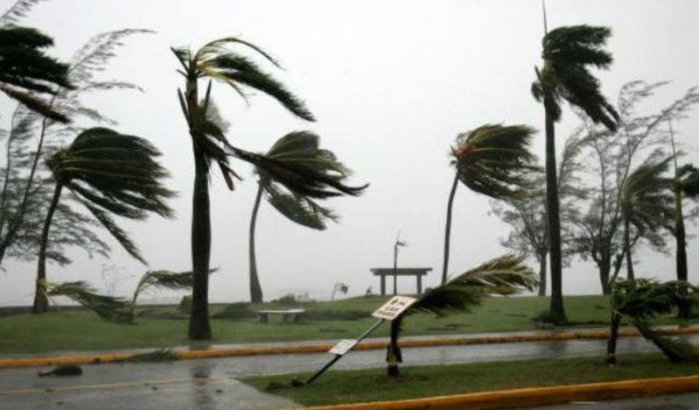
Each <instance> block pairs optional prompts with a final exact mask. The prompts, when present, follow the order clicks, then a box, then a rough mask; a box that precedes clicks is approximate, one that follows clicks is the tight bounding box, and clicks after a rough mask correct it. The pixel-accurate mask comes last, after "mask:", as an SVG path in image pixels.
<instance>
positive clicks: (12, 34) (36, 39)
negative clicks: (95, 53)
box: [0, 26, 72, 122]
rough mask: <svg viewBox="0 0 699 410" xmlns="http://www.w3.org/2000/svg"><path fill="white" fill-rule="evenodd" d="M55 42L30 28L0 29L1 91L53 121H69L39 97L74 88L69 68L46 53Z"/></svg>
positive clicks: (8, 27) (10, 27)
mask: <svg viewBox="0 0 699 410" xmlns="http://www.w3.org/2000/svg"><path fill="white" fill-rule="evenodd" d="M52 45H53V39H52V38H51V37H49V36H47V35H45V34H43V33H41V32H40V31H38V30H36V29H33V28H30V27H16V26H5V27H0V91H2V92H3V93H5V94H6V95H7V96H9V97H10V98H13V99H15V100H17V101H19V102H21V103H22V104H24V105H26V106H27V107H28V108H29V109H31V110H32V111H36V112H38V113H40V114H41V115H44V116H46V117H48V118H51V119H52V120H55V121H59V122H68V117H66V116H65V115H63V114H61V113H60V112H58V111H56V110H55V109H54V108H53V107H52V106H51V104H50V103H48V102H46V101H44V100H43V99H42V98H41V97H40V95H56V94H57V93H58V91H59V89H60V88H61V87H64V88H72V85H71V84H70V83H69V81H68V65H66V64H63V63H60V62H58V61H57V60H56V59H54V58H52V57H49V56H47V55H46V54H44V51H43V49H45V48H47V47H50V46H52Z"/></svg>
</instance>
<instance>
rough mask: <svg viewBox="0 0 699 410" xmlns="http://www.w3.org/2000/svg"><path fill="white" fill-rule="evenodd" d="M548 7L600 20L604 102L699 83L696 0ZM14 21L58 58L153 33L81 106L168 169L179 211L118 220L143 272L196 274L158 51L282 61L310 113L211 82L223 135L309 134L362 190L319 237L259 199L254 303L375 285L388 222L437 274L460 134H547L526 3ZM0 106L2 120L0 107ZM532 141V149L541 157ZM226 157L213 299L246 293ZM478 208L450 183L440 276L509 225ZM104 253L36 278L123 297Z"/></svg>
mask: <svg viewBox="0 0 699 410" xmlns="http://www.w3.org/2000/svg"><path fill="white" fill-rule="evenodd" d="M1 4H2V5H3V6H4V5H9V4H10V2H9V1H7V0H3V1H2V3H1ZM547 8H548V21H549V28H555V27H558V26H561V25H571V24H580V23H586V24H591V25H604V26H609V27H611V28H612V30H613V36H612V38H611V40H610V42H609V44H608V48H609V50H610V51H611V52H612V53H613V55H614V59H615V61H614V64H613V66H612V67H611V70H609V71H605V72H598V73H597V74H598V76H599V78H600V79H601V81H602V84H603V90H604V92H605V94H606V95H607V96H608V97H609V98H610V99H611V100H612V101H615V100H616V95H617V93H618V91H619V89H620V87H621V86H622V85H623V84H624V83H626V82H628V81H631V80H646V81H650V82H653V81H659V80H671V81H672V83H671V84H670V85H669V86H667V87H665V88H664V89H663V91H662V92H661V93H659V95H658V96H656V97H654V99H653V101H654V102H655V103H656V104H657V106H658V107H659V106H661V105H663V104H667V103H669V102H671V101H673V100H674V99H676V98H677V97H680V96H681V95H682V94H683V93H684V91H685V90H686V89H687V88H689V87H691V86H694V85H697V84H699V78H698V73H699V50H697V46H696V41H697V39H699V26H697V24H696V16H698V15H699V2H696V1H692V0H684V1H683V0H669V1H668V0H663V1H660V0H657V1H648V0H643V1H641V0H626V1H621V0H619V1H608V0H606V1H605V0H596V1H592V0H588V1H584V2H582V1H575V0H549V1H548V2H547ZM23 23H24V24H26V25H30V26H35V27H37V28H39V29H41V30H42V31H44V32H46V33H47V34H49V35H51V36H53V37H54V39H55V40H56V47H55V49H54V50H53V53H54V54H55V55H57V56H60V57H62V58H64V59H68V58H69V57H70V55H71V54H72V53H73V52H74V51H75V50H76V49H77V48H78V47H80V46H81V45H82V44H83V43H85V42H86V41H87V40H88V39H89V38H90V37H91V36H93V35H95V34H98V33H101V32H104V31H108V30H114V29H121V28H147V29H152V30H154V31H156V32H157V33H156V34H151V35H140V36H137V37H136V36H135V37H133V38H131V39H129V40H128V41H127V43H126V45H125V46H124V47H123V48H121V49H120V51H119V57H118V58H116V59H114V63H113V64H112V65H110V67H109V69H108V71H106V72H104V73H103V75H104V78H113V79H122V80H128V81H132V82H135V83H137V84H139V85H140V86H142V87H143V88H144V89H145V93H144V94H142V95H141V94H137V93H132V92H110V93H108V94H107V93H105V94H102V95H99V96H94V97H93V98H91V100H90V102H91V103H92V104H94V106H95V107H97V108H98V109H99V110H101V111H103V112H104V113H105V114H108V115H110V116H112V117H114V118H115V119H117V120H118V121H119V123H120V124H119V126H118V127H117V128H118V129H119V130H120V131H122V132H126V133H131V134H136V135H140V136H143V137H145V138H148V139H150V140H151V141H152V142H153V143H154V144H155V145H156V146H157V147H158V148H159V149H161V150H162V152H163V161H164V163H165V166H166V167H167V168H168V169H169V170H170V171H171V173H172V178H171V179H170V180H169V181H168V183H169V186H170V187H171V188H173V189H175V190H177V191H179V193H180V196H179V198H177V199H176V200H174V201H173V207H174V208H175V209H176V211H177V219H175V220H171V221H165V220H162V219H159V218H157V217H152V218H150V219H148V220H147V221H145V222H139V223H137V224H134V223H125V226H127V227H128V228H129V229H130V231H131V232H132V234H133V236H134V238H136V240H137V242H138V244H139V245H140V246H141V247H142V249H143V251H144V254H145V255H146V258H147V259H148V261H149V262H150V267H151V268H155V269H171V270H188V269H190V268H191V261H190V248H189V246H190V244H189V230H190V213H191V186H192V179H193V164H192V162H193V161H192V154H191V143H190V140H189V136H188V133H187V129H186V125H185V122H184V120H183V118H182V116H181V112H180V108H179V106H178V103H177V99H176V89H177V87H180V86H182V79H181V77H180V76H179V75H178V74H176V72H175V70H176V69H177V62H176V60H175V58H174V57H173V55H172V54H171V52H170V50H169V47H170V46H182V45H191V46H192V48H197V47H199V46H201V45H202V44H204V43H205V42H207V41H210V40H213V39H217V38H220V37H224V36H230V35H235V36H240V37H242V38H244V39H246V40H249V41H251V42H253V43H255V44H257V45H259V46H261V47H263V48H264V49H266V50H268V51H269V52H270V53H271V54H273V55H274V56H275V57H277V58H278V59H279V60H280V61H281V62H282V64H283V66H284V68H285V71H280V72H275V74H276V75H277V76H278V78H280V79H281V80H282V81H283V82H285V83H286V84H287V85H288V86H289V88H291V89H292V90H293V91H294V92H295V93H297V94H298V95H299V96H301V97H302V98H303V99H304V100H305V101H306V102H307V104H308V106H309V107H310V109H311V110H312V111H313V112H314V113H315V115H316V116H317V118H318V122H317V123H305V122H303V121H300V120H297V119H295V118H293V117H292V116H291V115H290V114H288V113H287V112H286V111H285V110H284V109H283V108H281V106H279V104H278V103H276V102H275V101H273V100H271V99H269V98H266V97H264V96H261V95H258V96H254V97H252V98H251V100H250V101H251V104H250V106H249V107H247V106H246V105H245V104H244V103H243V102H242V101H241V100H240V98H238V97H237V96H236V95H234V93H233V92H232V90H230V89H229V88H226V87H224V86H222V85H220V84H219V85H215V87H214V95H215V98H216V100H217V102H218V104H219V107H220V108H221V111H222V113H223V115H224V117H225V118H226V119H227V120H228V121H230V122H231V124H232V126H231V130H230V138H231V140H233V141H234V143H236V144H237V145H239V146H241V147H244V148H246V149H249V150H254V151H264V150H266V149H267V148H268V147H269V146H270V145H271V144H272V143H273V142H274V141H275V140H276V139H277V138H279V137H280V136H282V135H284V134H285V133H287V132H289V131H293V130H300V129H310V130H313V131H315V132H317V133H318V134H319V135H320V136H321V138H322V144H323V146H324V147H326V148H329V149H332V150H333V151H334V152H335V153H336V154H337V155H338V157H339V158H340V159H341V160H342V161H343V162H345V164H347V165H348V166H349V167H350V168H352V169H353V170H354V172H355V174H354V176H353V178H352V182H353V183H355V184H363V183H367V182H368V183H371V186H370V187H369V189H368V190H367V191H366V193H365V194H364V195H363V196H362V197H359V198H340V199H335V200H332V201H330V202H329V204H330V205H332V206H333V207H334V208H335V209H336V211H337V213H338V214H340V215H341V217H342V218H341V220H340V223H339V224H336V225H331V226H330V227H329V229H328V230H327V231H324V232H316V231H312V230H309V229H306V228H303V227H300V226H296V225H294V224H292V223H291V222H289V221H287V220H286V219H284V218H283V217H281V216H280V215H278V214H277V213H276V212H275V211H274V210H273V209H272V208H271V206H269V205H266V204H263V206H262V209H261V211H260V215H259V219H258V229H257V251H258V261H259V272H260V276H261V281H262V286H263V290H264V291H265V296H266V298H267V299H271V298H275V297H279V296H281V295H283V294H285V293H289V292H294V293H305V292H308V293H309V294H310V296H311V297H315V298H328V297H329V295H330V291H331V289H332V286H333V284H334V283H335V282H338V281H343V282H345V283H347V284H348V285H349V288H350V295H356V294H363V293H364V291H365V290H366V288H367V287H368V286H373V287H374V291H378V280H376V279H375V278H373V277H371V276H370V272H369V268H371V267H380V266H390V265H391V263H392V245H393V241H394V239H395V237H396V233H397V232H398V231H401V238H403V239H404V240H406V241H407V242H408V244H409V246H408V247H407V248H404V249H403V250H402V251H401V254H400V258H399V263H400V264H401V265H403V266H408V265H411V266H429V267H433V268H434V271H433V272H432V273H431V274H430V276H428V278H427V280H426V284H427V286H430V285H433V284H435V283H437V282H438V276H439V271H440V270H441V253H442V242H443V229H444V227H443V225H444V219H445V208H446V201H447V195H448V191H449V188H450V184H451V180H452V176H453V173H452V170H451V168H450V166H449V159H448V153H449V146H450V144H451V143H452V142H453V140H454V138H455V136H456V135H457V134H458V133H459V132H463V131H467V130H469V129H472V128H474V127H477V126H479V125H482V124H484V123H493V122H494V123H500V122H503V123H510V124H515V123H524V124H530V125H532V126H534V127H536V128H537V129H540V130H542V129H543V111H542V108H541V106H540V105H539V104H537V103H536V102H535V101H534V100H533V99H532V97H531V94H530V92H529V88H530V84H531V82H532V80H533V77H534V70H533V66H534V65H536V64H539V63H540V44H541V37H542V34H543V27H542V18H541V3H540V1H539V0H509V1H499V0H498V1H495V0H480V1H477V0H470V1H467V0H452V1H448V0H433V1H410V0H395V1H377V0H351V1H343V0H336V1H327V0H303V1H300V0H277V1H260V0H245V1H243V0H221V1H164V0H162V1H156V0H140V1H135V0H99V1H94V0H92V1H91V0H52V1H48V2H45V3H41V4H39V5H38V6H36V7H35V8H34V10H33V11H32V13H31V15H30V16H29V17H28V18H26V19H25V20H24V21H23ZM269 70H270V71H271V70H272V67H269ZM2 104H3V105H2V107H3V113H4V115H2V120H3V121H6V120H7V112H8V111H7V110H8V109H9V103H7V102H6V101H4V102H3V103H2ZM651 108H652V107H651ZM564 117H565V119H564V121H563V122H562V123H561V124H560V125H559V126H558V132H557V134H558V135H559V136H560V137H561V138H559V139H558V141H559V142H558V144H559V147H561V146H562V145H563V141H564V139H565V136H566V135H567V134H568V133H569V132H570V131H571V130H572V129H573V128H574V127H575V126H576V125H577V120H576V119H575V116H574V114H573V113H572V112H571V111H570V110H569V109H567V108H566V111H565V113H564ZM677 129H678V131H679V132H680V135H679V137H678V138H679V139H680V140H682V141H684V142H685V143H686V145H685V149H686V150H688V151H690V152H691V154H690V159H696V155H695V154H694V147H696V146H697V143H696V142H694V141H695V140H696V137H697V135H699V113H697V114H695V115H693V116H692V117H691V118H690V119H688V120H685V121H684V122H682V123H679V124H677ZM541 134H542V133H541V132H540V133H539V134H538V135H537V137H536V138H535V140H534V143H533V144H534V150H535V151H536V152H537V153H538V154H539V155H540V156H543V149H544V144H543V143H544V141H543V136H542V135H541ZM235 166H236V169H237V170H238V172H239V173H240V174H241V175H243V176H244V177H245V181H243V182H242V183H240V184H238V188H237V189H236V191H234V192H228V191H227V190H226V189H225V184H224V183H223V181H222V180H221V178H220V175H218V173H216V172H214V173H213V178H212V179H213V183H212V189H211V195H212V198H211V202H212V222H213V223H212V225H213V249H212V255H211V264H212V266H216V267H219V268H220V270H219V271H218V272H217V273H216V274H214V275H213V276H212V277H211V300H212V301H217V302H223V301H238V300H246V299H247V297H248V258H247V240H248V238H247V230H248V223H249V217H250V212H251V207H252V203H253V200H254V195H255V189H256V184H255V182H254V181H255V180H254V176H253V175H252V173H251V168H250V167H249V166H248V165H247V164H244V163H241V162H236V163H235ZM489 209H490V207H489V204H488V201H487V200H486V199H485V198H483V197H480V196H478V195H476V194H474V193H471V192H468V191H467V190H466V189H465V188H463V187H462V188H461V189H459V192H457V198H456V203H455V211H454V224H453V236H452V258H451V264H450V266H451V268H452V269H451V271H452V273H456V272H461V271H463V270H466V269H468V268H470V267H473V266H474V265H476V264H479V263H480V262H483V261H485V260H487V259H489V258H491V257H495V256H498V255H500V254H502V253H504V252H505V250H504V249H502V248H501V247H500V245H499V238H501V237H504V236H505V235H506V234H507V227H506V226H505V225H504V224H502V223H501V222H499V221H498V220H497V219H496V218H495V217H493V216H489V215H488V211H489ZM694 231H696V230H695V229H694V228H690V232H694ZM695 242H696V241H691V242H690V246H689V252H688V253H689V255H690V256H689V258H690V260H689V263H690V275H691V276H692V277H691V278H690V279H691V280H692V281H697V280H698V279H699V278H697V277H696V276H694V275H693V274H692V273H691V272H692V271H695V272H696V269H693V267H697V266H699V256H698V255H697V252H696V251H697V246H696V243H695ZM114 247H115V252H114V253H113V257H112V258H111V259H110V260H103V259H93V260H90V259H88V258H87V257H84V256H83V254H82V253H76V254H75V256H76V259H75V260H76V262H75V263H74V264H73V265H72V266H69V267H67V268H65V269H61V268H59V267H56V266H50V267H49V273H48V275H49V279H50V280H57V281H66V280H77V279H82V280H88V281H89V282H91V283H92V284H93V285H95V286H96V287H98V288H104V286H105V284H104V282H103V280H102V279H101V277H100V271H101V267H102V265H103V264H107V265H110V266H113V267H114V268H115V269H116V270H119V271H120V272H122V276H121V279H120V280H119V281H118V287H117V294H128V293H130V292H132V290H133V287H134V286H135V282H136V280H137V278H138V277H139V276H140V275H141V273H143V272H144V271H145V270H146V267H144V266H141V265H139V264H138V263H137V262H135V261H133V260H131V259H129V258H128V256H127V255H126V253H125V252H123V251H121V250H120V249H117V245H116V244H115V245H114ZM638 260H639V262H640V263H639V264H638V266H637V274H640V275H641V276H650V277H657V278H670V277H672V275H673V274H674V262H673V259H672V257H671V256H667V255H658V254H654V253H651V252H650V251H646V250H644V251H641V252H639V253H638ZM532 262H533V261H532ZM5 268H6V271H5V272H3V273H0V304H2V305H15V304H25V303H29V302H30V301H31V296H32V292H33V283H34V272H35V268H34V266H33V265H28V264H20V263H16V262H13V261H7V262H6V265H5ZM564 274H565V277H564V290H565V292H567V293H571V294H573V293H575V294H584V293H597V292H599V281H598V279H597V271H596V269H595V267H594V266H593V265H591V264H589V263H582V262H576V263H575V264H574V266H573V267H572V268H569V269H566V270H565V273H564ZM413 289H414V283H413V282H412V281H408V280H405V281H404V282H401V283H400V286H399V290H401V291H405V292H412V291H413Z"/></svg>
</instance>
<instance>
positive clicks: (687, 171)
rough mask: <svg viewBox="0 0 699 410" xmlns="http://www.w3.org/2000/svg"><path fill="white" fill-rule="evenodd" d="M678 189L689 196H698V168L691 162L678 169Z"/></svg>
mask: <svg viewBox="0 0 699 410" xmlns="http://www.w3.org/2000/svg"><path fill="white" fill-rule="evenodd" d="M678 179H679V181H678V182H679V184H680V189H681V190H682V192H683V193H684V194H685V195H687V196H688V197H690V198H696V197H697V196H699V169H697V168H696V167H695V166H694V165H692V164H687V165H684V166H682V167H681V168H680V169H679V170H678Z"/></svg>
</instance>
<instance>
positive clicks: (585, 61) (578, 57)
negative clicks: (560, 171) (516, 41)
mask: <svg viewBox="0 0 699 410" xmlns="http://www.w3.org/2000/svg"><path fill="white" fill-rule="evenodd" d="M610 35H611V31H610V30H609V29H608V28H606V27H592V26H587V25H579V26H570V27H559V28H557V29H555V30H553V31H551V32H549V33H546V35H545V36H544V39H543V41H542V45H543V53H542V57H543V60H544V66H543V68H542V69H541V70H539V69H538V68H537V69H536V74H537V81H536V82H534V83H533V84H532V94H533V95H534V98H535V99H536V100H537V101H540V102H542V103H543V105H544V113H545V123H546V203H547V218H548V229H549V244H550V246H551V250H550V253H549V254H550V260H551V263H550V266H551V306H550V309H549V313H548V320H549V321H550V322H552V323H554V324H561V323H565V322H567V318H566V314H565V309H564V307H563V289H562V266H561V222H560V211H559V199H558V190H557V186H558V183H557V176H556V146H555V138H554V137H555V123H556V122H557V121H559V120H560V118H561V112H562V110H561V102H562V101H563V100H565V101H567V102H568V103H570V104H571V105H573V106H575V107H579V108H580V109H582V110H583V111H584V112H585V114H587V116H589V117H590V118H591V119H592V120H593V121H594V122H595V123H600V122H601V123H602V124H604V126H605V127H607V128H608V129H609V130H612V131H613V130H616V127H617V121H618V120H619V115H618V114H617V112H616V110H615V109H614V107H612V106H611V105H610V104H609V103H608V102H607V100H606V99H605V97H604V96H603V95H602V93H601V91H600V83H599V81H598V80H597V78H595V77H594V76H593V75H592V74H591V73H590V72H589V71H588V67H589V66H595V67H597V68H608V67H609V65H610V64H611V63H612V56H611V54H610V53H608V52H607V51H605V50H604V49H603V48H602V47H603V46H604V44H605V43H606V41H607V38H609V36H610Z"/></svg>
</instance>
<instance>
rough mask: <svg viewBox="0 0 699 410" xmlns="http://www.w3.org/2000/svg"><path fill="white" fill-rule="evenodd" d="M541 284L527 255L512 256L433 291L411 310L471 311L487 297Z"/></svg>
mask: <svg viewBox="0 0 699 410" xmlns="http://www.w3.org/2000/svg"><path fill="white" fill-rule="evenodd" d="M537 284H538V281H537V278H536V275H535V273H534V271H532V270H531V268H529V267H528V266H526V265H525V264H524V256H516V255H511V254H508V255H504V256H501V257H499V258H495V259H492V260H490V261H488V262H485V263H483V264H482V265H480V266H478V267H476V268H474V269H471V270H469V271H467V272H464V273H462V274H460V275H458V276H456V277H455V278H453V279H451V280H450V281H449V282H447V283H446V284H444V285H442V286H438V287H436V288H434V289H432V290H431V291H429V292H427V293H426V294H425V295H424V296H423V297H421V298H420V299H419V300H418V301H417V302H416V303H415V304H413V305H412V306H411V307H410V308H409V311H415V312H420V311H427V312H433V313H436V314H444V313H445V312H447V311H452V310H462V311H469V310H470V309H471V308H473V307H474V306H477V305H478V304H480V303H481V301H482V300H483V298H485V297H486V296H489V295H492V294H497V295H505V296H506V295H513V294H516V293H519V292H521V291H523V290H530V291H531V290H534V289H535V288H536V286H537Z"/></svg>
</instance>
